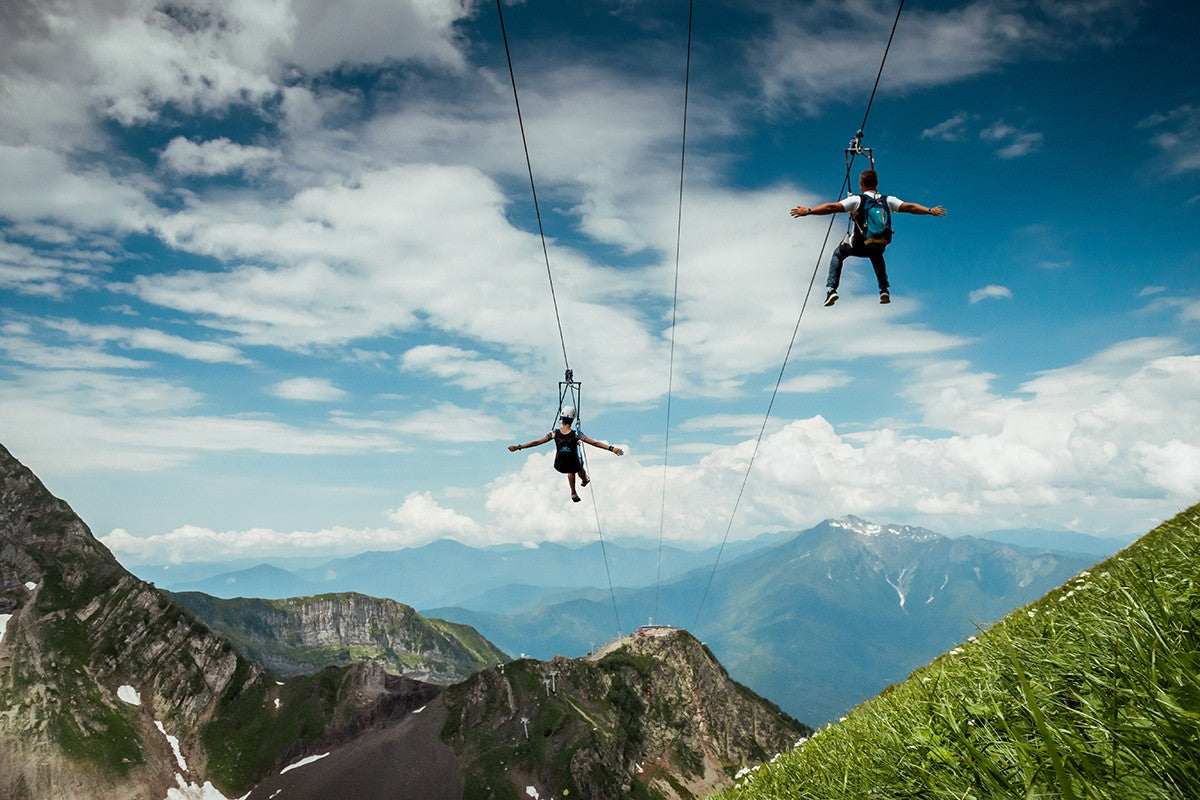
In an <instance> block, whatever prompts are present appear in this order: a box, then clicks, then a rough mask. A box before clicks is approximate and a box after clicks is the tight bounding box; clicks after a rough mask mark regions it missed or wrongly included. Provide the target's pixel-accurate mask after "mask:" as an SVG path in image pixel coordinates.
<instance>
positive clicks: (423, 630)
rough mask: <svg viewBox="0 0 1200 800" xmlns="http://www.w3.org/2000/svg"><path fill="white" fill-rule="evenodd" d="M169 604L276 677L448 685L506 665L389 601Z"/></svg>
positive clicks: (485, 647)
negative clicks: (373, 668)
mask: <svg viewBox="0 0 1200 800" xmlns="http://www.w3.org/2000/svg"><path fill="white" fill-rule="evenodd" d="M172 599H174V600H175V602H177V603H179V605H181V606H183V607H184V608H186V609H187V610H188V611H190V612H192V613H193V614H195V615H196V617H197V618H199V619H200V620H201V621H203V622H204V623H205V624H206V625H208V626H209V627H210V628H212V629H213V630H214V631H216V632H217V633H219V634H221V635H222V636H224V637H225V638H226V639H228V640H229V641H230V642H232V643H233V644H234V646H236V647H237V648H238V650H239V651H240V652H241V653H242V654H243V655H245V656H246V657H247V658H250V659H252V660H254V661H255V662H257V663H258V664H261V665H262V666H264V667H266V668H267V669H268V670H269V671H271V672H272V673H273V674H275V675H278V676H292V675H302V674H305V673H312V672H318V671H319V670H321V669H322V668H324V667H327V666H347V665H350V664H354V663H357V662H361V661H373V662H375V663H377V664H379V665H380V666H382V667H384V668H385V669H387V670H388V671H389V672H392V673H395V674H399V675H405V676H407V677H409V678H415V679H417V680H421V681H425V682H428V683H436V684H442V685H446V684H451V683H457V682H458V681H461V680H464V679H465V678H467V677H468V676H470V675H471V674H472V673H475V672H478V671H479V670H481V669H485V668H487V667H492V666H495V665H496V664H497V663H500V662H503V661H508V660H509V657H508V656H507V655H505V654H504V653H503V652H501V651H500V650H498V649H497V648H496V647H495V646H494V645H492V643H491V642H489V641H487V640H486V639H484V638H483V637H482V636H480V635H479V634H478V633H477V632H476V631H475V630H474V629H473V628H471V627H469V626H467V625H461V624H458V623H453V622H446V621H444V620H440V619H426V618H425V617H422V616H421V615H420V614H418V613H417V612H416V611H414V610H413V609H412V608H410V607H408V606H406V605H402V604H400V603H397V602H395V601H394V600H381V599H378V598H374V597H367V596H365V595H360V594H353V593H349V594H328V595H317V596H313V597H299V598H290V599H286V600H249V599H244V598H238V599H234V600H221V599H218V598H215V597H211V596H209V595H206V594H200V593H198V592H183V593H180V594H174V595H172Z"/></svg>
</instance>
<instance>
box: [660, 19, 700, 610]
mask: <svg viewBox="0 0 1200 800" xmlns="http://www.w3.org/2000/svg"><path fill="white" fill-rule="evenodd" d="M693 8H694V0H688V34H687V59H686V62H685V66H684V69H683V136H682V137H681V138H682V143H681V144H680V146H679V212H678V214H677V215H676V217H675V287H674V291H673V292H672V294H671V358H670V362H669V366H668V367H667V423H666V432H665V434H664V435H663V488H662V503H661V504H660V506H659V510H658V563H657V575H656V577H655V583H654V618H655V619H657V617H658V595H659V590H660V589H661V588H662V556H663V530H664V528H665V526H666V516H667V458H668V456H669V455H670V452H671V392H672V389H673V387H674V383H675V319H676V315H675V312H676V308H677V306H678V304H679V250H680V241H681V240H682V238H683V175H684V170H683V168H684V163H685V159H686V157H687V114H688V93H689V90H690V88H691V77H692V12H693Z"/></svg>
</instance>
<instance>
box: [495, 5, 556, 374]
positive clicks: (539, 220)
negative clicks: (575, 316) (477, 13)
mask: <svg viewBox="0 0 1200 800" xmlns="http://www.w3.org/2000/svg"><path fill="white" fill-rule="evenodd" d="M496 14H497V15H498V16H499V17H500V36H501V37H502V38H503V39H504V57H505V59H507V60H508V78H509V80H510V81H511V82H512V90H513V103H515V104H516V106H517V124H518V125H519V126H520V128H521V146H522V147H524V148H525V166H526V167H527V168H528V170H529V191H530V192H532V193H533V211H534V213H535V214H536V215H537V224H538V235H539V236H541V238H542V256H543V257H544V258H545V260H546V278H547V279H548V280H549V281H550V299H551V301H553V303H554V319H555V321H556V322H558V340H559V342H561V343H562V354H563V364H564V366H565V367H566V368H567V369H570V368H571V361H570V359H568V358H567V339H566V337H565V336H564V335H563V326H562V317H561V316H559V313H558V296H557V295H556V294H555V293H554V275H553V274H552V273H551V272H550V251H549V250H548V249H547V247H546V231H545V230H544V229H543V228H542V210H541V208H540V207H539V206H538V199H537V185H536V184H535V183H534V182H533V160H532V159H530V157H529V142H528V141H527V140H526V138H525V119H524V117H523V116H522V115H521V98H520V97H518V96H517V74H516V72H514V71H513V63H512V53H511V52H510V51H509V48H508V32H507V31H506V30H505V29H504V10H503V9H502V8H501V7H500V0H496Z"/></svg>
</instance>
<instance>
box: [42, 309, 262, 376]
mask: <svg viewBox="0 0 1200 800" xmlns="http://www.w3.org/2000/svg"><path fill="white" fill-rule="evenodd" d="M42 324H43V325H45V326H46V327H47V328H50V329H54V330H59V331H62V332H63V333H65V334H67V335H68V336H69V337H70V338H71V339H72V340H74V341H86V342H92V343H94V344H106V343H109V342H115V343H117V344H119V345H121V346H122V347H126V348H129V349H132V350H152V351H156V352H159V353H165V354H168V355H174V356H179V357H180V358H185V359H188V360H191V361H202V362H206V363H209V364H249V363H250V360H249V359H247V358H245V357H244V356H243V355H242V354H241V352H240V351H239V350H238V349H237V348H236V347H231V346H229V345H227V344H223V343H221V342H210V341H196V340H194V339H188V338H186V337H183V336H175V335H173V334H169V333H164V332H163V331H159V330H155V329H153V328H126V327H122V326H118V325H87V324H85V323H82V322H79V321H77V320H54V319H43V320H42ZM42 366H50V365H49V364H43V365H42Z"/></svg>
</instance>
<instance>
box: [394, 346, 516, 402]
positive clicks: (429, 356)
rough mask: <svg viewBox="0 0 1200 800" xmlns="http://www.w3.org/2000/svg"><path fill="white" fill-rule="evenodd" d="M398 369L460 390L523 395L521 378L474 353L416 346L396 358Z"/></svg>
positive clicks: (501, 364)
mask: <svg viewBox="0 0 1200 800" xmlns="http://www.w3.org/2000/svg"><path fill="white" fill-rule="evenodd" d="M400 366H401V367H403V368H404V369H406V370H410V371H412V372H421V373H427V374H430V375H436V376H437V377H439V378H444V379H446V380H447V381H449V382H450V383H453V384H454V385H456V386H461V387H463V388H464V389H487V390H490V391H491V390H501V391H502V392H503V391H505V390H507V391H508V392H516V391H519V392H524V391H525V389H524V387H522V386H520V385H519V384H520V383H521V375H520V373H518V372H517V371H516V370H514V369H513V368H512V367H510V366H508V365H507V364H505V363H504V362H502V361H497V360H496V359H490V358H482V357H480V354H479V353H477V352H475V351H474V350H464V349H462V348H459V347H449V346H446V345H436V344H427V345H418V346H417V347H413V348H411V349H409V350H408V351H406V352H405V353H404V355H403V356H401V357H400Z"/></svg>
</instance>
